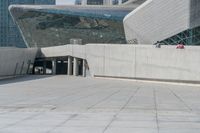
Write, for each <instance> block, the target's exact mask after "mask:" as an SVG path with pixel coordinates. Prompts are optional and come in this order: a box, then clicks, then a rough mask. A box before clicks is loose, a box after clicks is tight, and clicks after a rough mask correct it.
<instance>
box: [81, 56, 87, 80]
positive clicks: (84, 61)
mask: <svg viewBox="0 0 200 133" xmlns="http://www.w3.org/2000/svg"><path fill="white" fill-rule="evenodd" d="M82 69H83V70H82V71H83V77H86V60H84V59H83V66H82Z"/></svg>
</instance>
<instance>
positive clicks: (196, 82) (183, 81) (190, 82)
mask: <svg viewBox="0 0 200 133" xmlns="http://www.w3.org/2000/svg"><path fill="white" fill-rule="evenodd" d="M94 77H95V78H110V79H127V80H138V81H155V82H164V83H185V84H194V85H200V81H190V80H169V79H153V78H130V77H113V76H101V75H94Z"/></svg>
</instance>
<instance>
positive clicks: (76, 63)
mask: <svg viewBox="0 0 200 133" xmlns="http://www.w3.org/2000/svg"><path fill="white" fill-rule="evenodd" d="M73 67H74V68H73V75H74V76H78V58H76V57H74V66H73Z"/></svg>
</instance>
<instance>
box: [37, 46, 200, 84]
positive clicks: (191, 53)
mask: <svg viewBox="0 0 200 133" xmlns="http://www.w3.org/2000/svg"><path fill="white" fill-rule="evenodd" d="M50 49H51V50H53V52H52V51H51V50H50V52H49V50H48V48H45V49H42V50H41V51H42V53H43V57H52V56H53V57H56V56H73V57H77V58H82V59H86V60H87V62H88V64H89V67H90V73H91V74H92V75H93V76H108V77H119V78H120V77H121V78H136V79H156V80H173V81H180V80H181V81H185V80H186V81H200V69H199V66H200V47H186V48H185V49H184V50H181V49H176V46H162V48H160V49H159V48H155V46H152V45H112V44H108V45H105V44H88V45H65V46H62V47H57V48H55V49H54V48H53V47H52V48H50ZM51 53H53V54H52V55H51Z"/></svg>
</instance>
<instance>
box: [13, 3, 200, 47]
mask: <svg viewBox="0 0 200 133" xmlns="http://www.w3.org/2000/svg"><path fill="white" fill-rule="evenodd" d="M127 3H129V4H128V5H127ZM199 7H200V2H199V1H198V0H182V1H179V0H170V1H168V2H166V1H165V0H147V1H145V0H130V1H127V2H126V4H125V5H121V6H65V7H63V6H20V5H15V6H11V7H10V11H11V13H12V15H13V17H14V19H15V21H16V22H17V24H18V26H19V27H20V29H21V32H22V33H23V36H24V39H25V41H26V45H27V46H30V47H47V46H56V45H64V44H69V40H70V39H72V38H77V39H82V40H83V43H84V44H87V43H114V44H124V43H130V44H154V43H156V42H157V41H160V42H163V43H165V44H168V45H173V44H177V43H184V44H186V45H199V44H200V39H199V37H200V35H199V33H200V32H199V29H200V28H199V26H200V19H199V18H200V17H199V15H200V8H199Z"/></svg>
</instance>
